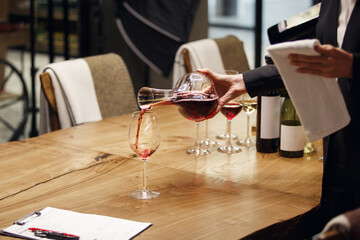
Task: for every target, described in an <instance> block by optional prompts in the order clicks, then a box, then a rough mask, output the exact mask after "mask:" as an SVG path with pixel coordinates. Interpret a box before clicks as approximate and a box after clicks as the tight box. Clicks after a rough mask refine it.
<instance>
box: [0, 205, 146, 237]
mask: <svg viewBox="0 0 360 240" xmlns="http://www.w3.org/2000/svg"><path fill="white" fill-rule="evenodd" d="M151 225H152V224H151V223H145V222H137V221H131V220H126V219H121V218H114V217H108V216H103V215H96V214H86V213H79V212H74V211H69V210H64V209H58V208H53V207H46V208H44V209H42V210H40V211H36V212H32V213H30V214H28V215H26V216H24V217H23V218H21V219H19V220H17V221H15V222H14V223H13V224H12V225H11V226H9V227H7V228H5V229H3V230H1V231H0V235H4V236H10V237H18V238H23V239H33V240H45V239H68V238H66V235H69V236H72V235H75V236H79V239H80V240H95V239H96V240H108V239H124V240H125V239H132V238H134V237H135V236H137V235H138V234H140V233H141V232H143V231H144V230H146V229H147V228H148V227H150V226H151ZM34 228H35V229H41V230H44V229H46V231H51V232H56V233H64V235H65V237H64V238H55V237H54V238H52V237H44V236H43V237H41V236H35V234H34V232H33V231H32V230H31V229H34ZM65 233H66V234H65ZM115 236H116V237H115Z"/></svg>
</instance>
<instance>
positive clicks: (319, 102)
mask: <svg viewBox="0 0 360 240" xmlns="http://www.w3.org/2000/svg"><path fill="white" fill-rule="evenodd" d="M315 44H320V43H319V41H318V40H316V39H311V40H298V41H292V42H284V43H279V44H275V45H272V46H270V47H268V49H267V50H268V52H269V54H270V56H271V58H272V60H273V61H274V64H275V66H276V67H277V69H278V71H279V73H280V75H281V77H282V79H283V82H284V85H285V87H286V89H287V91H288V93H289V96H290V98H291V100H292V102H293V104H294V107H295V109H296V111H297V113H298V115H299V118H300V120H301V123H302V125H303V127H304V129H305V134H306V136H307V138H308V139H309V141H314V140H317V139H320V138H323V137H326V136H328V135H330V134H331V133H334V132H336V131H338V130H340V129H342V128H343V127H345V126H346V125H347V124H349V122H350V115H349V113H348V111H347V108H346V104H345V101H344V98H343V95H342V93H341V90H340V87H339V85H338V83H337V81H336V79H335V78H324V77H321V76H315V75H312V74H303V73H298V72H296V69H297V67H295V66H292V65H290V61H289V60H288V55H289V54H290V53H295V54H304V55H319V53H318V52H316V51H315V50H314V46H315Z"/></svg>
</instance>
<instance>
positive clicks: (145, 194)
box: [130, 190, 160, 200]
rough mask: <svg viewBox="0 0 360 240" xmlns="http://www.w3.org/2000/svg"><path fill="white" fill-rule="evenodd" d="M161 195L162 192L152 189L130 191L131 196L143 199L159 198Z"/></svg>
mask: <svg viewBox="0 0 360 240" xmlns="http://www.w3.org/2000/svg"><path fill="white" fill-rule="evenodd" d="M159 195H160V193H158V192H155V191H151V190H138V191H135V192H132V193H130V196H131V197H133V198H136V199H142V200H145V199H152V198H157V197H158V196H159Z"/></svg>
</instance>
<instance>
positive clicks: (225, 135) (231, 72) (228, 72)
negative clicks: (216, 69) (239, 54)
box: [216, 70, 239, 141]
mask: <svg viewBox="0 0 360 240" xmlns="http://www.w3.org/2000/svg"><path fill="white" fill-rule="evenodd" d="M220 74H226V75H237V74H239V72H238V71H236V70H223V71H220ZM230 137H231V139H238V138H239V136H237V135H235V134H231V135H228V133H227V132H225V133H221V134H218V135H217V136H216V138H217V139H221V140H226V141H227V139H228V138H230Z"/></svg>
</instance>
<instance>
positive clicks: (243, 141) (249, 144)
mask: <svg viewBox="0 0 360 240" xmlns="http://www.w3.org/2000/svg"><path fill="white" fill-rule="evenodd" d="M236 144H237V145H240V146H243V147H247V148H250V147H255V140H254V139H251V138H245V139H240V140H239V141H237V142H236Z"/></svg>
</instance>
